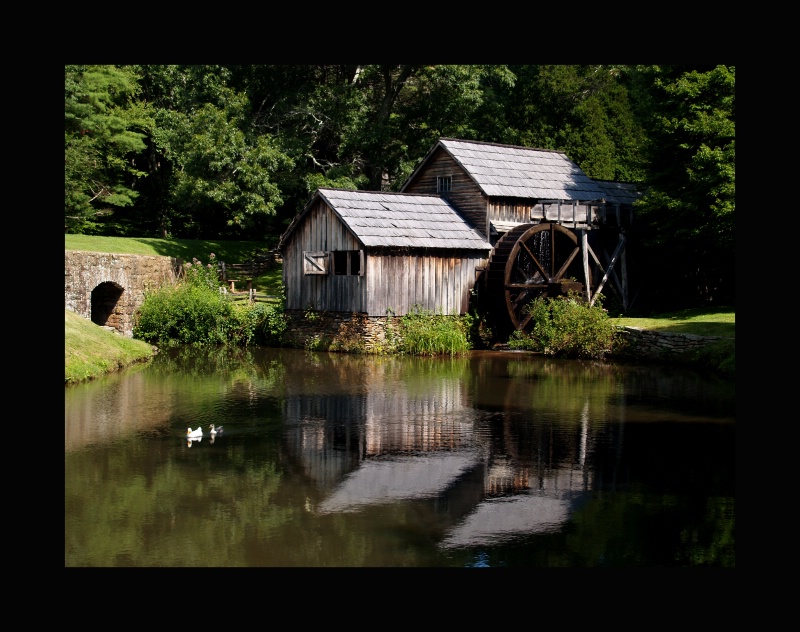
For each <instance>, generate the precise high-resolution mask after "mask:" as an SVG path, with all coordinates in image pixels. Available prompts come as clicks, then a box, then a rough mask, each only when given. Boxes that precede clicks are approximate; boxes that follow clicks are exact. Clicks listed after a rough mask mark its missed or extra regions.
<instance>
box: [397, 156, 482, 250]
mask: <svg viewBox="0 0 800 632" xmlns="http://www.w3.org/2000/svg"><path fill="white" fill-rule="evenodd" d="M439 176H442V177H448V176H449V177H452V179H453V188H452V191H450V193H448V194H446V197H447V199H448V200H450V202H451V204H452V205H453V206H454V207H456V208H457V209H458V210H459V213H461V216H462V217H463V218H464V219H466V220H467V221H468V222H469V223H470V224H472V226H474V227H475V228H477V229H478V230H479V231H480V232H481V234H483V236H484V237H485V238H487V239H488V238H489V226H488V224H487V223H486V208H487V198H486V196H485V195H484V194H483V193H482V192H481V190H480V188H479V187H478V185H477V184H475V182H474V181H473V180H472V178H470V177H469V176H468V175H467V174H466V173H465V172H464V170H463V169H462V168H461V166H459V164H458V163H457V162H456V161H455V160H453V158H452V157H451V156H450V155H449V154H447V152H445V151H444V150H443V149H441V148H438V149H437V150H436V151H435V152H434V154H433V155H432V156H431V159H430V160H429V161H428V162H427V163H426V164H425V166H424V167H423V169H422V170H421V171H420V172H419V173H418V174H417V175H416V177H415V179H414V180H413V181H411V182H408V183H407V185H406V187H404V188H403V193H417V194H420V193H423V194H433V195H437V191H436V178H437V177H439Z"/></svg>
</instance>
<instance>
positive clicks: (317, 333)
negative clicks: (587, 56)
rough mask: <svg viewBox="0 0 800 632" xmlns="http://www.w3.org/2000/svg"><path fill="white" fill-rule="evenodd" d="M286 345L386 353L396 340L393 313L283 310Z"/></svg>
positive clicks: (353, 351) (352, 351) (395, 318)
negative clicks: (286, 323)
mask: <svg viewBox="0 0 800 632" xmlns="http://www.w3.org/2000/svg"><path fill="white" fill-rule="evenodd" d="M285 315H286V318H287V321H288V326H287V330H286V334H285V340H286V343H287V344H288V345H289V346H292V347H297V348H301V349H325V350H329V351H347V352H351V353H387V352H390V351H391V350H392V349H393V348H394V347H395V346H396V344H397V341H398V334H397V329H398V327H397V321H398V319H397V317H392V316H384V317H379V316H367V315H366V314H364V313H350V314H346V313H341V312H302V311H298V310H286V312H285Z"/></svg>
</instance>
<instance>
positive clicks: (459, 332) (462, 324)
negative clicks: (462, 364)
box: [398, 305, 473, 355]
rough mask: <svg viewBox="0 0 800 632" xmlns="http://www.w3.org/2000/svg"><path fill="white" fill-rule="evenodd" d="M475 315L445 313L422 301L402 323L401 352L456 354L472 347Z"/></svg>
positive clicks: (400, 335) (403, 317)
mask: <svg viewBox="0 0 800 632" xmlns="http://www.w3.org/2000/svg"><path fill="white" fill-rule="evenodd" d="M472 322H473V316H471V315H468V314H467V315H464V316H457V315H451V316H446V315H444V314H436V313H433V312H431V311H429V310H424V309H421V308H420V306H419V305H416V306H414V308H413V309H412V310H411V311H410V312H409V313H408V314H406V315H405V316H402V317H401V318H400V323H399V327H398V329H399V332H398V338H399V352H400V353H408V354H413V355H457V354H460V353H464V352H466V351H469V350H470V349H471V348H472V346H471V344H470V339H469V333H470V330H471V328H472Z"/></svg>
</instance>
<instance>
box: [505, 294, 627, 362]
mask: <svg viewBox="0 0 800 632" xmlns="http://www.w3.org/2000/svg"><path fill="white" fill-rule="evenodd" d="M602 298H603V297H602V295H599V294H598V295H597V298H596V300H595V303H594V305H592V306H590V305H589V304H588V303H586V302H585V301H583V300H582V299H581V297H580V296H579V295H578V294H576V293H573V292H571V293H570V294H569V295H568V296H559V297H556V298H542V297H539V298H536V299H534V300H533V301H531V303H530V304H529V305H528V306H527V307H526V310H527V312H528V313H529V314H530V315H531V323H532V328H531V333H530V335H528V334H526V333H524V332H522V331H515V332H513V333H512V335H511V337H510V338H509V341H508V346H509V347H510V348H512V349H527V350H531V351H539V352H541V353H544V354H545V355H552V356H558V357H565V358H603V357H605V356H606V355H607V354H609V353H610V352H611V350H612V347H613V342H614V332H615V330H616V328H615V326H614V325H613V324H612V323H611V320H610V319H609V316H608V313H607V312H606V310H605V309H604V308H603V305H602Z"/></svg>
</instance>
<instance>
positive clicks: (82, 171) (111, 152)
mask: <svg viewBox="0 0 800 632" xmlns="http://www.w3.org/2000/svg"><path fill="white" fill-rule="evenodd" d="M137 81H138V76H137V75H136V73H135V72H134V71H133V70H131V69H121V68H117V67H115V66H76V65H67V66H65V67H64V228H65V231H66V232H75V233H82V232H92V231H93V230H94V229H95V228H96V226H97V221H98V218H99V217H100V216H103V215H111V214H113V213H114V211H115V209H119V208H122V207H126V206H132V205H133V204H134V202H135V200H136V198H137V197H138V195H139V193H138V191H136V189H135V188H134V182H135V180H136V179H137V178H141V177H143V176H145V175H146V174H145V172H143V171H141V170H139V169H137V168H136V167H135V166H134V165H133V164H132V162H131V160H130V157H131V156H132V155H135V154H136V153H137V152H140V151H142V150H143V149H144V148H145V147H146V145H145V142H144V139H145V138H146V132H147V131H148V130H149V128H150V127H151V125H152V121H151V118H150V115H149V109H148V108H147V107H146V106H145V105H144V104H143V103H140V102H136V101H135V99H136V97H137V95H138V93H139V92H140V89H139V85H138V83H137Z"/></svg>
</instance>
